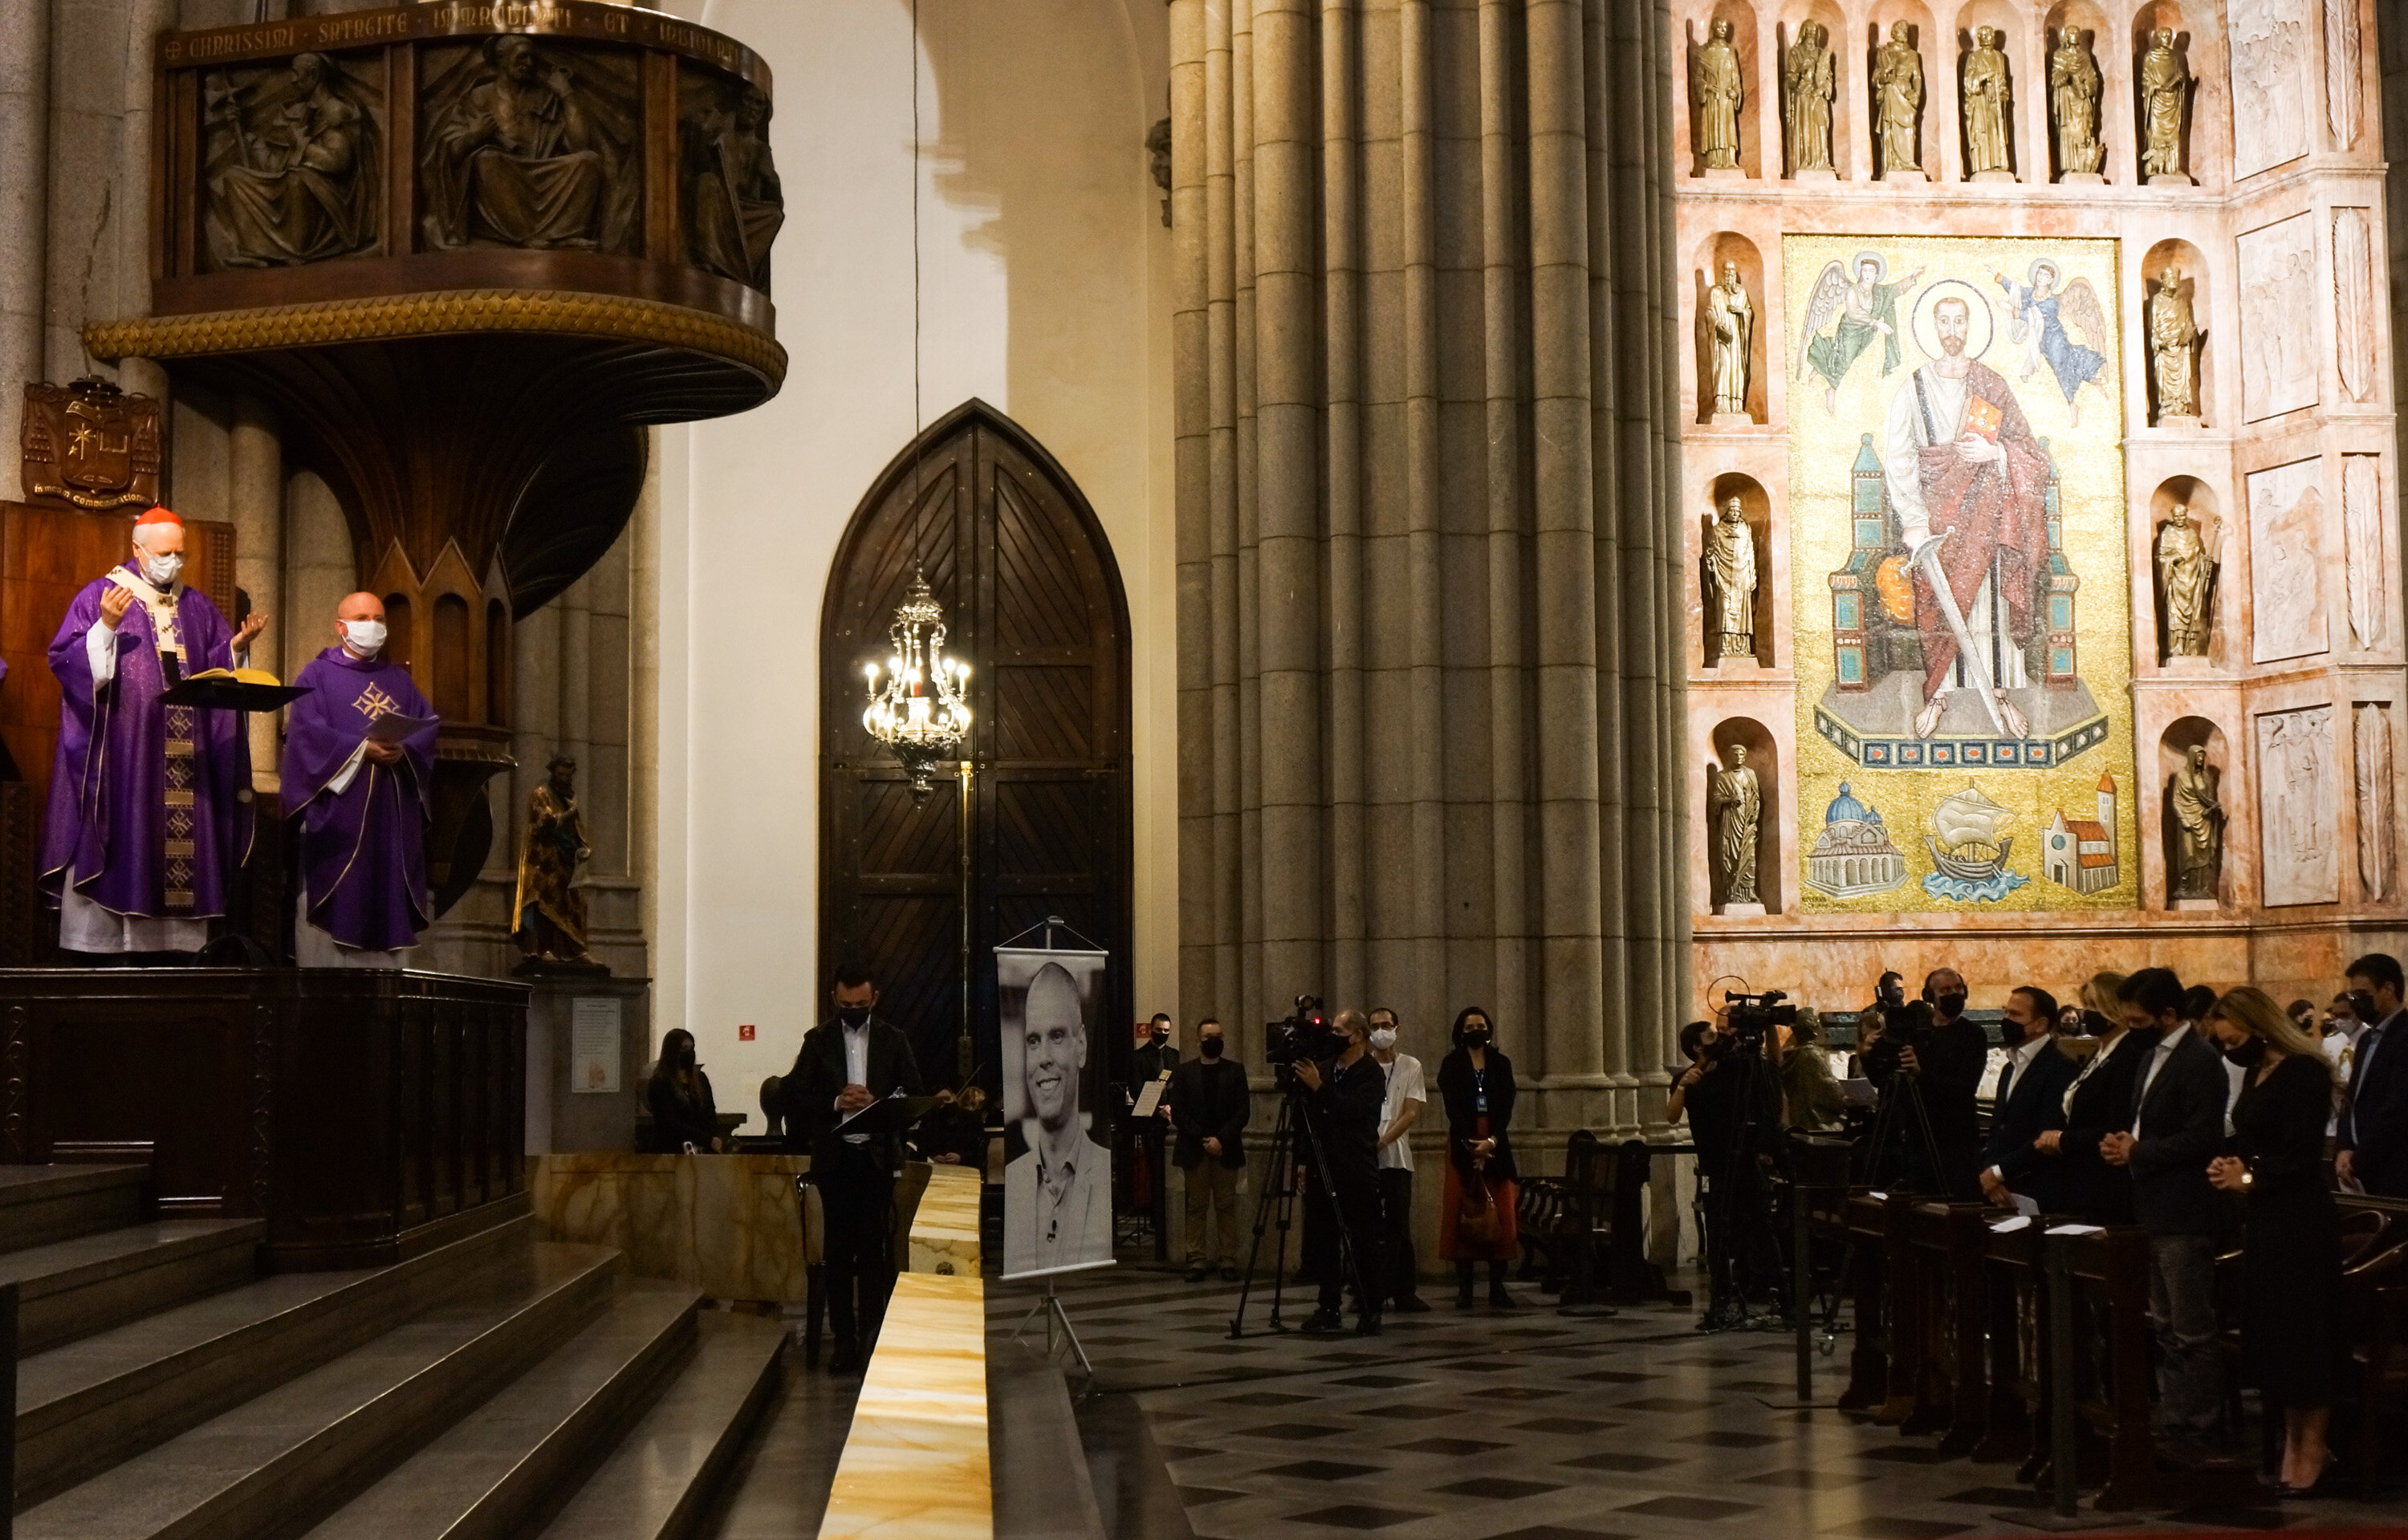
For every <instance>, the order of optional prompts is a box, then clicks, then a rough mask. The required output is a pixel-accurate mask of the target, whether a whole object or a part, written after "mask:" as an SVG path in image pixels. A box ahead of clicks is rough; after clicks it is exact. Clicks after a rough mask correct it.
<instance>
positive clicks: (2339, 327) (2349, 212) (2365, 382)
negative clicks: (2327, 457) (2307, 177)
mask: <svg viewBox="0 0 2408 1540" xmlns="http://www.w3.org/2000/svg"><path fill="white" fill-rule="evenodd" d="M2332 262H2333V340H2334V342H2335V343H2336V344H2337V345H2338V349H2339V353H2340V356H2339V357H2338V358H2336V359H2334V361H2333V362H2334V363H2335V364H2338V365H2339V366H2340V369H2341V388H2342V389H2343V391H2344V392H2348V395H2349V398H2350V399H2351V400H2352V401H2371V400H2372V399H2373V397H2374V258H2373V250H2372V241H2371V239H2370V237H2369V235H2368V225H2367V211H2366V210H2365V209H2363V208H2336V209H2334V210H2333V236H2332Z"/></svg>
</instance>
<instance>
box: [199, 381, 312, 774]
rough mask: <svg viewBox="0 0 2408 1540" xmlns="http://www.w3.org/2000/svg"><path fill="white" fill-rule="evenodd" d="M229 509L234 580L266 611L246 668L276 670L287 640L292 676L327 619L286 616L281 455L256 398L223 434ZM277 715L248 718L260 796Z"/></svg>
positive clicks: (275, 744)
mask: <svg viewBox="0 0 2408 1540" xmlns="http://www.w3.org/2000/svg"><path fill="white" fill-rule="evenodd" d="M226 450H227V452H226V461H227V473H228V474H227V478H226V479H227V482H228V486H227V493H228V495H227V499H226V500H227V503H228V505H229V506H228V512H229V514H230V515H231V517H232V519H233V521H234V549H235V561H234V580H235V583H236V586H238V587H240V588H241V589H242V591H243V592H246V593H248V594H250V595H251V608H252V609H253V610H257V611H264V612H265V614H266V616H267V625H266V627H265V629H264V630H262V631H261V632H260V634H259V639H258V640H257V641H255V642H253V643H251V663H252V666H254V667H258V668H268V669H274V668H278V667H279V660H280V659H281V658H282V657H283V656H284V654H285V651H286V645H285V638H286V637H288V636H290V637H293V638H294V639H295V641H296V642H297V643H300V644H304V645H301V646H298V647H296V648H294V649H293V650H295V651H297V652H298V653H299V661H298V662H296V663H285V664H282V665H281V666H282V667H283V668H285V669H286V670H287V672H285V673H284V674H283V675H282V677H284V678H287V679H290V678H291V677H293V676H294V674H298V673H299V672H300V671H301V670H300V666H299V665H300V663H307V662H308V660H309V659H310V658H311V657H313V656H315V655H316V652H317V649H316V648H314V647H308V646H307V645H306V644H307V643H308V639H309V638H310V637H311V636H313V635H315V636H326V637H327V640H326V642H325V643H324V644H321V645H331V644H332V642H333V638H332V637H331V636H327V632H328V631H329V629H330V627H329V625H328V622H329V620H332V618H333V617H332V612H331V611H330V612H329V613H328V614H326V615H322V616H309V615H302V616H290V615H287V614H285V613H284V452H283V447H282V445H281V444H280V443H279V440H278V438H277V426H276V415H275V413H274V412H273V411H272V410H270V409H269V407H268V406H267V404H266V403H265V402H263V401H261V400H260V399H259V398H258V397H257V396H250V395H237V396H236V397H235V398H234V421H233V424H232V426H231V428H230V429H229V431H228V433H227V446H226ZM277 721H278V717H277V713H275V712H273V711H255V712H253V713H251V780H252V782H253V784H254V785H256V786H257V787H258V788H259V789H260V790H261V791H274V790H275V789H276V786H277V762H278V758H279V752H280V747H281V746H280V740H279V738H278V735H277Z"/></svg>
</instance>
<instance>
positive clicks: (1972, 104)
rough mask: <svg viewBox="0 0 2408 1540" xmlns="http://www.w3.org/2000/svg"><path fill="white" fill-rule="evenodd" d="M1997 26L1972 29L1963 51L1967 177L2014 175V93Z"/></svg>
mask: <svg viewBox="0 0 2408 1540" xmlns="http://www.w3.org/2000/svg"><path fill="white" fill-rule="evenodd" d="M2001 36H2002V35H2001V34H2000V31H1999V29H1998V28H1996V27H1975V28H1974V29H1973V46H1972V47H1971V49H1969V50H1966V54H1965V67H1964V73H1963V86H1964V113H1965V173H1966V176H1967V177H1968V178H1979V177H2008V178H2012V177H2013V176H2014V167H2013V164H2012V163H2013V159H2014V157H2013V156H2012V154H2011V153H2010V151H2011V150H2012V147H2013V146H2014V126H2013V123H2012V110H2013V103H2014V92H2013V90H2012V88H2011V87H2010V85H2009V83H2008V80H2007V56H2006V54H2005V52H2004V51H2002V50H2000V47H1999V44H2000V40H2001Z"/></svg>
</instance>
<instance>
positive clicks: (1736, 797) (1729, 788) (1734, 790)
mask: <svg viewBox="0 0 2408 1540" xmlns="http://www.w3.org/2000/svg"><path fill="white" fill-rule="evenodd" d="M1706 810H1707V816H1708V818H1709V819H1710V820H1712V822H1713V876H1714V885H1715V886H1716V887H1718V888H1720V889H1721V890H1722V894H1723V903H1724V904H1725V905H1741V904H1761V903H1762V902H1763V900H1762V899H1760V898H1758V897H1757V896H1756V838H1757V833H1758V825H1759V824H1760V823H1761V822H1762V820H1763V818H1764V791H1763V788H1762V786H1761V785H1760V784H1759V783H1758V782H1757V780H1756V772H1755V771H1753V770H1751V769H1749V768H1748V767H1747V746H1746V745H1745V744H1733V745H1731V747H1730V767H1729V768H1728V769H1724V768H1721V767H1719V766H1718V767H1716V768H1715V769H1714V770H1713V772H1712V773H1711V774H1710V775H1709V776H1708V777H1707V786H1706Z"/></svg>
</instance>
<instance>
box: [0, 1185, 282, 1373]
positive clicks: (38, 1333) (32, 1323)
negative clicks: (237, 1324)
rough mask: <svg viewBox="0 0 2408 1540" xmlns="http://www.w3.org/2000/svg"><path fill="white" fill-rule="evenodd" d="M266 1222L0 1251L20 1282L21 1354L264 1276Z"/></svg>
mask: <svg viewBox="0 0 2408 1540" xmlns="http://www.w3.org/2000/svg"><path fill="white" fill-rule="evenodd" d="M266 1231H267V1226H266V1225H265V1223H264V1222H263V1221H261V1220H258V1219H157V1220H153V1221H152V1222H150V1223H149V1224H134V1225H127V1226H126V1227H124V1228H123V1229H122V1230H104V1231H101V1232H98V1233H94V1234H90V1235H76V1236H72V1237H70V1238H68V1239H66V1240H63V1241H50V1242H49V1243H47V1244H45V1245H42V1246H29V1247H26V1248H24V1249H22V1250H20V1251H10V1252H6V1253H0V1282H13V1283H15V1284H16V1285H17V1353H18V1356H19V1357H21V1358H22V1357H26V1356H30V1355H32V1354H34V1353H38V1352H40V1351H42V1350H43V1349H44V1348H47V1347H57V1346H58V1345H59V1344H61V1343H63V1342H72V1341H74V1340H75V1339H76V1338H78V1337H84V1336H90V1335H91V1334H92V1333H94V1332H98V1331H102V1330H105V1329H107V1328H108V1327H111V1326H116V1325H119V1324H121V1323H122V1322H124V1321H129V1320H133V1319H136V1318H138V1317H142V1316H147V1315H150V1314H152V1313H153V1312H155V1311H159V1310H165V1309H166V1308H168V1307H169V1306H171V1305H180V1304H182V1303H183V1302H184V1301H186V1300H189V1299H196V1298H198V1297H199V1296H201V1295H203V1294H213V1293H215V1292H217V1291H218V1290H221V1289H231V1288H233V1287H234V1286H235V1285H236V1284H238V1283H244V1282H248V1281H249V1280H250V1279H251V1278H253V1277H255V1276H257V1275H258V1271H259V1267H258V1248H259V1241H260V1237H261V1236H262V1235H264V1234H265V1233H266Z"/></svg>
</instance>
